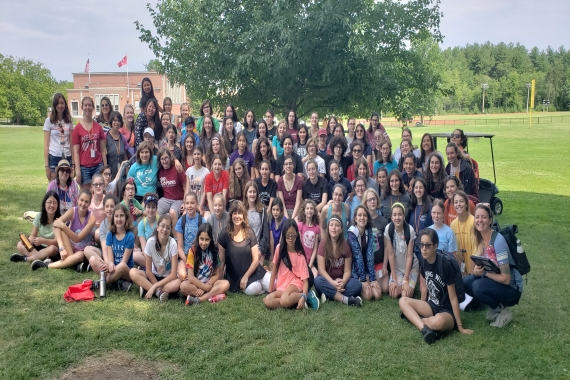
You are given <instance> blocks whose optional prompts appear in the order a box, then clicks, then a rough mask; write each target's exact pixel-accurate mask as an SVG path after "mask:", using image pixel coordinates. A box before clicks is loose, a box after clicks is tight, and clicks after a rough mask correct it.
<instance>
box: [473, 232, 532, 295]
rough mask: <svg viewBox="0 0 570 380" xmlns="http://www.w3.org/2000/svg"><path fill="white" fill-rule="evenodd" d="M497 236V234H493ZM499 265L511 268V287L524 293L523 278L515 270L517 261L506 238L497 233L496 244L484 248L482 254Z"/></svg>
mask: <svg viewBox="0 0 570 380" xmlns="http://www.w3.org/2000/svg"><path fill="white" fill-rule="evenodd" d="M493 234H495V232H493ZM480 255H481V256H483V257H486V258H488V259H490V260H491V261H493V262H494V263H495V264H497V266H498V267H500V266H501V265H510V266H511V283H510V284H509V285H511V286H512V287H513V288H515V289H517V290H518V291H519V292H522V291H523V278H522V275H521V274H520V273H519V271H518V270H517V269H516V268H514V266H515V260H514V259H513V256H512V255H511V252H510V250H509V246H508V244H507V241H506V240H505V237H504V236H503V235H501V234H500V233H496V237H495V242H494V243H493V245H492V246H491V245H489V246H487V247H484V248H483V253H481V254H480Z"/></svg>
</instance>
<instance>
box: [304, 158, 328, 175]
mask: <svg viewBox="0 0 570 380" xmlns="http://www.w3.org/2000/svg"><path fill="white" fill-rule="evenodd" d="M313 160H315V161H316V162H317V171H318V172H319V174H326V173H327V169H326V165H325V160H323V158H322V157H321V156H317V157H316V158H313ZM309 161H310V160H307V161H305V177H309V176H308V174H307V164H308V163H309Z"/></svg>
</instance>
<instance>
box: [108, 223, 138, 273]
mask: <svg viewBox="0 0 570 380" xmlns="http://www.w3.org/2000/svg"><path fill="white" fill-rule="evenodd" d="M106 243H107V246H108V247H111V249H112V250H113V262H114V264H115V265H119V264H120V263H121V261H122V260H123V256H124V255H125V250H126V249H133V248H134V247H135V235H133V233H132V232H131V231H128V232H127V233H126V234H125V236H124V237H123V239H122V240H119V239H117V235H115V234H113V233H112V232H111V231H109V232H107V242H106ZM127 266H128V267H129V268H132V267H133V266H134V259H133V253H132V252H131V255H130V256H129V259H128V260H127Z"/></svg>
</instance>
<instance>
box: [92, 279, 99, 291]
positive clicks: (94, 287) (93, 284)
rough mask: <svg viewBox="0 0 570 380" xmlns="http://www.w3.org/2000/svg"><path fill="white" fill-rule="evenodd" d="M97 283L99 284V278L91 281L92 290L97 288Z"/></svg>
mask: <svg viewBox="0 0 570 380" xmlns="http://www.w3.org/2000/svg"><path fill="white" fill-rule="evenodd" d="M99 284H100V281H99V280H95V281H93V283H92V284H91V289H92V290H99Z"/></svg>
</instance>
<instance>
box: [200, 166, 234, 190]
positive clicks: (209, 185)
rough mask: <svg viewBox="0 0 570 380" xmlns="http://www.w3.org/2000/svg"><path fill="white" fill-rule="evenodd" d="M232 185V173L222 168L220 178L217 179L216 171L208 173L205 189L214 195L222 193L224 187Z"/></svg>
mask: <svg viewBox="0 0 570 380" xmlns="http://www.w3.org/2000/svg"><path fill="white" fill-rule="evenodd" d="M229 187H230V175H229V173H228V172H227V171H225V170H222V171H221V172H220V178H219V179H217V180H216V177H215V176H214V172H210V173H208V175H206V179H205V180H204V188H205V189H204V191H205V192H206V193H212V196H214V195H216V194H218V193H220V194H221V193H222V192H223V191H224V189H226V190H227V189H228V188H229Z"/></svg>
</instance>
